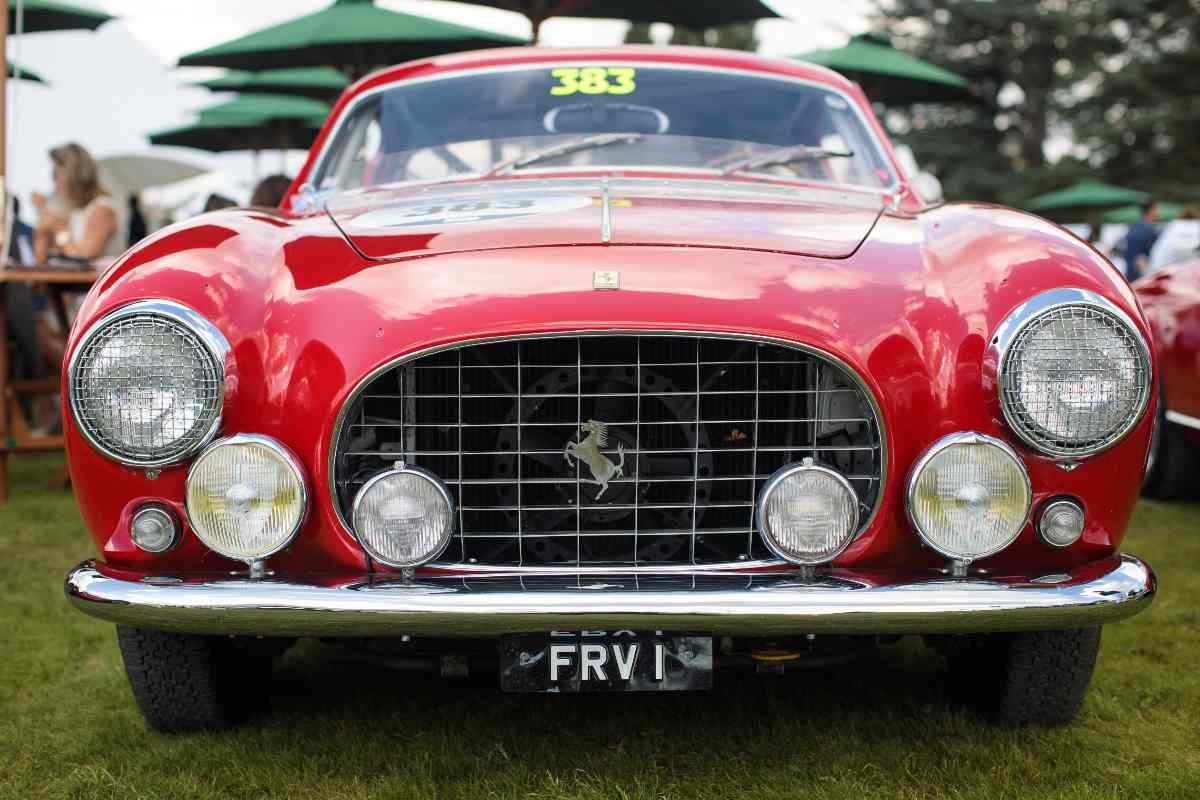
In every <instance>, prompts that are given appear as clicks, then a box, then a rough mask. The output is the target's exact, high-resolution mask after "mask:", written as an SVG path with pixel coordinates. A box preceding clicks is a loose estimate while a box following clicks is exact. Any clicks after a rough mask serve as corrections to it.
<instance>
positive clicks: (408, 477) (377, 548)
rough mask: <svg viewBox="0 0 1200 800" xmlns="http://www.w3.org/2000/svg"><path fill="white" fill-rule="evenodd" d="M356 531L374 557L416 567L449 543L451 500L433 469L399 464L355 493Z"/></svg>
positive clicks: (354, 516) (377, 476)
mask: <svg viewBox="0 0 1200 800" xmlns="http://www.w3.org/2000/svg"><path fill="white" fill-rule="evenodd" d="M353 523H354V535H355V536H357V537H358V541H359V543H360V544H361V545H362V547H363V549H364V550H366V551H367V553H368V554H369V555H370V556H371V558H373V559H375V560H376V561H378V562H380V563H382V564H386V565H388V566H389V567H401V568H404V567H415V566H419V565H421V564H424V563H426V562H427V561H432V560H433V559H435V558H437V557H438V556H440V555H441V554H442V551H443V550H445V549H446V546H447V545H448V544H449V543H450V535H451V533H452V531H453V529H454V504H453V502H452V501H451V499H450V493H449V492H448V491H446V487H445V486H443V485H442V482H441V481H439V480H438V479H437V477H435V476H434V475H433V473H431V472H429V471H427V470H423V469H421V468H419V467H410V466H405V465H399V466H397V467H395V468H394V469H390V470H388V471H387V472H382V473H380V474H379V475H376V476H375V477H373V478H371V479H370V480H369V481H367V482H366V483H365V484H363V487H362V488H361V489H359V491H358V494H357V495H355V497H354V507H353Z"/></svg>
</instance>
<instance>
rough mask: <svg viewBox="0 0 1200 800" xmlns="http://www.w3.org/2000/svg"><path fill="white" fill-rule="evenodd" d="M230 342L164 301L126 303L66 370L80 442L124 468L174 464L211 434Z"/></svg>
mask: <svg viewBox="0 0 1200 800" xmlns="http://www.w3.org/2000/svg"><path fill="white" fill-rule="evenodd" d="M228 353H229V344H228V343H227V342H226V341H225V338H224V337H223V336H222V335H221V333H220V331H218V330H217V329H216V328H215V327H214V326H213V325H212V323H210V322H209V321H208V320H206V319H204V318H203V317H201V316H200V315H199V314H197V313H196V312H194V311H192V310H191V309H189V308H186V307H184V306H181V305H179V304H177V303H171V302H168V301H166V300H145V301H142V302H138V303H132V304H130V305H128V306H124V307H122V308H120V309H117V310H116V311H114V312H112V313H111V314H109V315H107V316H105V317H104V318H103V319H101V320H100V321H99V322H98V323H96V324H95V325H94V326H92V327H91V328H90V329H89V330H88V331H87V333H85V334H84V336H83V338H82V339H81V340H80V342H79V345H78V346H77V347H76V348H75V351H74V353H73V354H72V356H71V362H70V365H69V366H68V368H67V386H68V390H67V397H68V400H69V402H70V406H71V414H72V416H73V418H74V419H75V422H76V424H77V425H78V427H79V431H80V433H82V434H83V437H84V439H86V440H87V442H88V443H89V444H90V445H91V446H92V447H94V448H96V449H97V450H98V451H100V452H101V453H103V454H104V455H106V456H108V457H109V458H112V459H114V460H116V461H119V462H121V463H123V464H128V465H130V466H142V467H153V466H162V465H165V464H173V463H176V462H179V461H182V460H183V459H185V458H187V457H188V456H190V455H192V454H193V453H195V452H197V451H199V450H200V449H201V448H203V447H204V446H205V445H206V444H208V442H209V441H211V440H212V438H213V437H214V436H215V435H216V433H217V429H218V428H219V427H220V423H221V409H222V406H223V403H224V399H225V359H226V356H227V354H228Z"/></svg>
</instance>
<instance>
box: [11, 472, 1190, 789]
mask: <svg viewBox="0 0 1200 800" xmlns="http://www.w3.org/2000/svg"><path fill="white" fill-rule="evenodd" d="M59 463H61V462H60V461H59V460H58V459H57V458H55V457H50V456H48V457H44V458H40V459H37V458H33V459H30V458H26V459H22V460H18V461H17V462H16V464H15V465H14V466H15V484H16V485H15V486H14V499H13V500H12V501H10V502H9V503H7V504H5V505H3V506H0V596H2V597H3V605H0V609H3V611H2V617H0V622H2V624H3V639H2V640H0V641H2V642H3V646H2V648H0V797H3V798H9V797H12V798H30V797H73V798H90V797H116V798H123V799H126V800H133V799H134V798H143V797H161V798H190V797H211V798H225V797H246V798H259V797H266V796H278V797H295V798H308V797H313V798H369V797H464V798H490V797H536V798H557V797H572V798H600V797H613V798H657V797H714V798H715V797H731V796H747V797H754V798H798V797H804V798H855V800H858V799H859V798H867V797H871V798H874V797H902V798H940V797H945V798H973V797H978V798H1004V797H1013V798H1016V797H1021V798H1029V797H1036V798H1039V800H1040V798H1051V797H1054V798H1057V797H1065V798H1081V799H1082V798H1087V800H1098V799H1099V798H1110V797H1111V798H1132V797H1147V798H1159V797H1179V798H1195V797H1198V796H1200V668H1198V665H1200V506H1196V505H1164V504H1158V503H1143V504H1142V505H1141V506H1140V507H1139V509H1138V512H1137V515H1136V517H1135V520H1134V530H1133V531H1132V532H1131V533H1130V535H1129V538H1128V539H1127V541H1126V546H1127V549H1128V550H1129V551H1130V552H1133V553H1136V554H1138V555H1141V556H1143V557H1145V558H1146V559H1147V560H1149V561H1150V563H1151V564H1153V565H1154V567H1155V568H1156V569H1157V571H1158V575H1159V578H1160V581H1161V587H1162V588H1161V590H1160V592H1159V597H1158V600H1157V601H1156V602H1155V604H1154V605H1153V607H1152V608H1151V609H1150V611H1148V612H1146V613H1145V614H1143V615H1141V616H1139V617H1137V618H1135V619H1133V620H1131V621H1129V622H1125V623H1121V624H1119V625H1115V626H1112V627H1110V628H1109V629H1107V630H1106V631H1105V634H1104V644H1103V649H1102V652H1101V656H1100V665H1099V667H1098V670H1097V673H1096V678H1095V680H1094V681H1093V683H1092V688H1091V691H1090V693H1089V695H1088V699H1087V703H1086V705H1085V706H1084V710H1083V714H1082V716H1081V717H1080V719H1079V720H1078V721H1077V722H1076V723H1075V724H1074V725H1072V726H1070V727H1068V728H1066V729H1060V730H1002V729H997V728H994V727H992V726H990V725H988V724H987V723H985V722H983V721H981V720H979V719H978V718H976V717H974V716H972V715H971V714H970V713H967V712H965V711H961V710H958V709H956V708H953V707H951V706H948V705H947V702H946V699H945V695H944V690H943V688H942V676H941V672H940V670H941V664H940V661H939V659H938V657H937V656H935V655H932V654H931V653H928V652H926V651H925V650H924V648H923V647H921V646H920V645H919V644H918V643H916V642H906V643H904V644H901V645H899V646H897V647H893V648H889V649H887V650H886V651H885V652H884V653H883V655H882V657H881V660H880V661H868V662H864V663H860V664H858V665H855V666H853V667H842V668H837V669H830V670H822V671H812V672H802V673H799V674H795V675H791V676H788V677H787V678H784V679H771V678H756V677H754V676H752V675H742V674H738V673H720V674H718V676H717V684H718V689H717V691H716V692H714V693H713V694H711V695H686V696H668V695H661V696H646V695H632V696H631V695H621V696H610V697H608V698H596V697H543V696H507V695H501V694H499V693H498V692H497V691H496V690H494V689H492V688H491V687H490V686H473V687H466V688H462V687H450V686H447V685H445V684H442V683H441V682H440V681H435V680H432V679H428V678H423V677H417V676H411V675H408V674H405V673H394V672H390V671H388V670H386V669H384V668H381V667H376V666H372V665H368V664H362V663H360V662H355V661H351V659H350V658H349V657H348V656H347V655H344V654H343V653H342V651H341V650H340V649H338V648H333V647H328V646H323V645H321V644H319V643H315V642H313V643H304V644H302V645H301V646H299V647H297V648H294V649H293V650H292V651H291V652H289V653H288V655H287V656H286V657H285V658H284V660H283V662H282V663H281V665H280V667H279V669H278V672H277V680H276V684H275V686H274V688H273V690H272V695H273V697H272V709H271V710H270V711H269V712H268V713H267V714H265V715H264V716H262V717H259V718H257V719H256V720H253V721H252V722H251V723H250V724H248V725H246V726H244V727H242V728H240V729H238V730H235V731H233V732H229V733H221V734H211V735H197V736H174V737H169V736H162V735H158V734H155V733H152V732H150V731H148V730H147V729H146V728H145V726H144V725H143V723H142V720H141V717H140V716H139V715H138V712H137V710H136V709H135V707H134V704H133V699H132V697H131V696H130V693H129V688H128V686H127V684H126V682H125V675H124V672H123V670H122V667H121V660H120V655H119V654H118V652H117V646H116V641H115V635H114V633H113V626H111V625H109V624H107V623H102V622H99V621H96V620H92V619H90V618H88V617H85V616H83V615H82V614H80V613H78V612H76V611H74V610H73V609H72V608H70V607H69V605H68V604H67V601H66V600H65V599H64V598H63V594H62V579H63V575H64V574H65V572H66V571H67V570H68V569H69V568H70V567H72V566H74V565H75V564H76V563H77V562H78V561H79V560H81V559H82V558H84V557H86V556H88V555H91V554H92V548H91V543H90V540H89V539H88V537H87V536H86V534H85V533H84V530H83V525H82V523H81V521H80V519H79V516H78V514H77V513H76V511H75V508H74V505H73V501H72V498H71V497H70V496H69V495H67V494H64V493H62V492H59V491H52V490H50V489H48V488H45V487H46V486H47V485H48V483H49V480H50V476H51V474H52V472H53V470H54V468H55V467H56V466H57V465H58V464H59Z"/></svg>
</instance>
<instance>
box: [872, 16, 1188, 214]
mask: <svg viewBox="0 0 1200 800" xmlns="http://www.w3.org/2000/svg"><path fill="white" fill-rule="evenodd" d="M1177 2H1195V0H1177ZM878 3H879V5H878V14H877V16H876V18H875V20H874V28H875V29H876V30H877V31H878V32H880V33H883V34H884V35H886V36H888V37H889V38H890V39H891V40H892V42H893V43H894V44H895V45H896V46H898V47H901V48H904V49H907V50H909V51H911V52H912V53H913V54H914V55H916V56H917V57H919V58H922V59H925V60H927V61H930V62H932V63H934V64H937V65H939V66H942V67H945V68H946V69H949V70H951V71H953V72H956V73H958V74H959V75H962V76H963V77H965V78H966V79H967V80H968V81H970V83H971V85H972V87H973V88H974V89H975V91H976V92H977V93H978V95H979V97H980V100H981V104H980V105H979V106H978V107H975V108H971V107H942V106H917V107H913V108H904V109H900V108H896V109H889V110H888V112H887V115H886V119H887V121H888V124H889V126H890V127H891V128H892V129H893V131H895V132H896V133H897V136H898V138H899V139H901V140H902V141H904V142H906V143H907V144H909V145H910V146H911V147H912V148H913V151H914V153H915V154H916V156H917V160H918V161H919V162H920V163H921V164H922V165H923V166H928V167H929V168H931V169H933V170H934V171H936V172H938V173H939V176H940V177H941V178H942V182H943V185H944V186H945V188H946V191H947V196H950V197H960V198H971V199H981V200H998V201H1001V202H1007V203H1016V204H1019V203H1020V202H1022V201H1023V200H1024V199H1026V198H1028V197H1030V196H1032V195H1034V194H1038V193H1040V192H1042V191H1045V190H1047V189H1050V188H1054V187H1056V186H1060V185H1063V184H1065V183H1068V182H1070V180H1072V179H1074V178H1076V177H1079V176H1080V175H1083V174H1088V173H1089V172H1091V174H1094V171H1093V170H1091V169H1090V168H1094V167H1098V166H1101V165H1100V164H1093V163H1091V161H1090V159H1088V160H1086V161H1081V160H1080V159H1079V158H1068V159H1064V160H1062V161H1059V162H1058V163H1057V164H1053V165H1051V164H1050V163H1049V161H1048V158H1047V150H1048V144H1051V145H1053V144H1058V145H1060V146H1061V147H1069V146H1070V143H1071V142H1072V140H1073V137H1074V135H1075V119H1076V116H1077V113H1078V107H1079V106H1080V104H1081V103H1082V102H1083V98H1084V97H1085V96H1086V94H1087V92H1088V87H1096V86H1100V85H1103V84H1104V82H1105V80H1106V79H1107V77H1108V70H1110V69H1112V68H1113V65H1114V64H1115V63H1117V61H1119V60H1120V59H1121V58H1122V54H1123V53H1124V52H1125V51H1126V49H1127V47H1128V41H1129V40H1128V31H1129V30H1130V27H1129V23H1128V19H1129V18H1131V17H1136V16H1137V15H1138V14H1141V13H1144V12H1145V8H1146V6H1148V5H1155V4H1162V0H1006V2H1003V3H999V2H979V0H878ZM1014 173H1016V174H1019V175H1020V176H1021V179H1020V180H1019V181H1013V180H1012V176H1013V174H1014Z"/></svg>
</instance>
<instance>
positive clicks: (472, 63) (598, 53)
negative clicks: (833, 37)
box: [344, 45, 859, 98]
mask: <svg viewBox="0 0 1200 800" xmlns="http://www.w3.org/2000/svg"><path fill="white" fill-rule="evenodd" d="M605 60H608V61H640V62H643V63H662V64H677V65H680V66H690V67H707V68H709V69H736V70H742V71H746V72H760V73H762V74H764V75H783V76H787V77H792V78H800V79H803V80H808V81H812V82H814V83H821V84H825V85H827V86H830V87H832V88H835V89H840V90H842V91H844V92H847V93H849V94H851V95H855V96H857V95H858V94H859V90H858V87H857V86H856V85H855V84H854V83H852V82H851V81H849V80H847V79H846V78H845V77H843V76H842V75H839V74H838V73H836V72H834V71H833V70H830V69H827V68H825V67H821V66H818V65H816V64H810V63H807V62H804V61H798V60H796V59H789V58H774V57H769V56H761V55H758V54H756V53H749V52H746V51H744V50H724V49H721V48H716V47H678V46H661V45H621V46H619V47H586V48H576V47H503V48H494V49H490V50H474V51H470V52H466V53H452V54H449V55H443V56H436V57H434V58H427V59H421V60H418V61H409V62H407V63H404V64H398V65H396V66H394V67H387V68H385V69H381V70H378V71H376V72H373V73H371V74H370V75H367V76H366V77H364V78H362V79H361V80H360V81H358V82H357V83H356V84H354V85H353V86H352V87H350V89H349V91H347V92H346V94H345V95H344V98H350V97H353V96H355V95H357V94H359V93H360V92H363V91H366V90H369V89H371V88H374V87H376V86H379V85H382V84H387V83H391V82H392V81H396V80H400V79H403V78H414V77H418V76H420V77H425V76H429V75H436V74H452V73H454V72H460V71H470V70H477V69H482V68H488V67H493V68H503V67H508V66H521V65H525V64H539V63H551V62H552V63H561V62H564V61H565V62H571V61H579V62H588V61H605Z"/></svg>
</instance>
